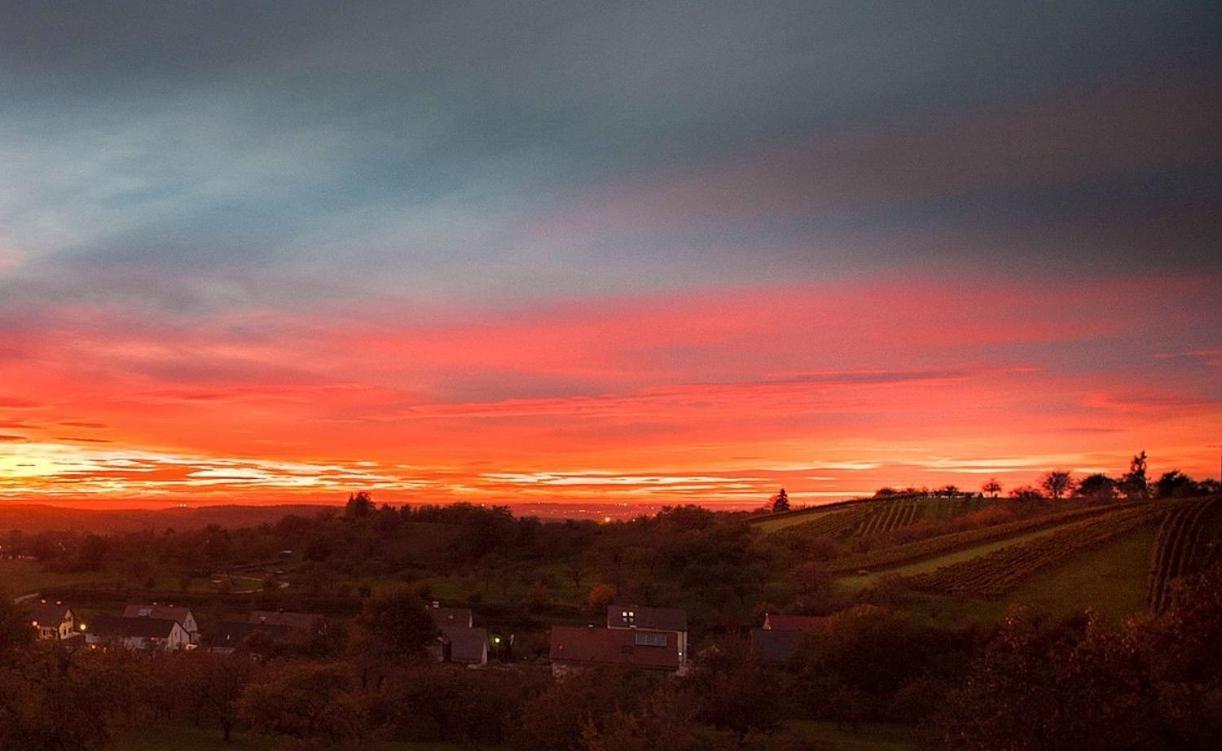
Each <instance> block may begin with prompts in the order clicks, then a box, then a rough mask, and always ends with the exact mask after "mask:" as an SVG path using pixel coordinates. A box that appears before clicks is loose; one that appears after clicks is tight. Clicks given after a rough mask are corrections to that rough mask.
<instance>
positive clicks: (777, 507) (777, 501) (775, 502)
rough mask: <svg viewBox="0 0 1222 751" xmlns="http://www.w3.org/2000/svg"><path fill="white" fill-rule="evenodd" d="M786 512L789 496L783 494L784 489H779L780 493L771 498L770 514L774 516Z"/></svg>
mask: <svg viewBox="0 0 1222 751" xmlns="http://www.w3.org/2000/svg"><path fill="white" fill-rule="evenodd" d="M788 510H789V494H788V493H786V492H785V488H781V489H780V491H779V492H778V493H777V494H776V495H774V496H772V513H774V514H775V513H778V512H781V511H788Z"/></svg>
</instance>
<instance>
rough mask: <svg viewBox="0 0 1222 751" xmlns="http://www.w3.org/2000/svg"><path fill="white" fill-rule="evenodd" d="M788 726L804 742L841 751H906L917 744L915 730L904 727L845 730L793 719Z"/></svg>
mask: <svg viewBox="0 0 1222 751" xmlns="http://www.w3.org/2000/svg"><path fill="white" fill-rule="evenodd" d="M790 727H791V728H792V729H793V730H794V731H795V732H797V733H798V734H800V735H801V736H802V737H803V738H804V739H807V740H810V741H822V742H824V743H831V744H834V745H835V747H836V748H837V749H840V751H909V749H915V748H916V747H917V744H918V738H917V732H916V730H915V728H912V727H909V726H907V725H888V724H882V723H865V724H862V725H858V726H857V727H856V728H848V727H837V725H836V723H834V722H813V721H810V720H796V721H794V722H792V723H791V724H790Z"/></svg>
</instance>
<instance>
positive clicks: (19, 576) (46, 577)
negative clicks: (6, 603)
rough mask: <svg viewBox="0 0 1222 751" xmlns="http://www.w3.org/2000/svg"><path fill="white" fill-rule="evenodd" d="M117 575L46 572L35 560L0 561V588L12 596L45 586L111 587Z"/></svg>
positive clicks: (87, 572) (86, 572) (89, 572)
mask: <svg viewBox="0 0 1222 751" xmlns="http://www.w3.org/2000/svg"><path fill="white" fill-rule="evenodd" d="M118 579H119V577H117V576H115V575H113V574H107V573H100V572H96V571H82V572H66V573H59V572H48V571H43V570H42V564H41V563H39V562H37V561H0V589H3V590H5V591H7V592H9V593H10V594H12V595H13V596H18V595H24V594H29V593H31V592H39V591H41V590H42V589H44V588H46V587H68V586H81V585H85V586H97V587H113V586H114V583H115V582H116V581H118Z"/></svg>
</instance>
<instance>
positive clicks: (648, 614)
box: [607, 605, 687, 631]
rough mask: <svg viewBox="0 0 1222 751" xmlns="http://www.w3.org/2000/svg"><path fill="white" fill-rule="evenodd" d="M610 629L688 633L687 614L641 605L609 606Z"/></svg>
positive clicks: (670, 609) (674, 609) (676, 609)
mask: <svg viewBox="0 0 1222 751" xmlns="http://www.w3.org/2000/svg"><path fill="white" fill-rule="evenodd" d="M607 627H608V628H631V627H635V628H653V629H658V630H659V631H687V612H685V611H683V610H680V609H679V608H650V607H643V606H641V605H608V606H607Z"/></svg>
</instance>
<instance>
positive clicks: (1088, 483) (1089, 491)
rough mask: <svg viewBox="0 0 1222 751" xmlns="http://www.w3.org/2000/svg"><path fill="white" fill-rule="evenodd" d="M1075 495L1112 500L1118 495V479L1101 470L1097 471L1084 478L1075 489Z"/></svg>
mask: <svg viewBox="0 0 1222 751" xmlns="http://www.w3.org/2000/svg"><path fill="white" fill-rule="evenodd" d="M1074 495H1076V496H1077V497H1079V498H1089V499H1091V500H1097V501H1107V500H1111V499H1113V498H1115V497H1116V481H1115V480H1113V479H1112V478H1110V477H1108V476H1107V475H1105V474H1103V473H1101V472H1096V473H1094V474H1091V475H1087V476H1086V477H1083V478H1082V480H1081V481H1080V482H1079V483H1078V487H1077V488H1076V489H1075V490H1074Z"/></svg>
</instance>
